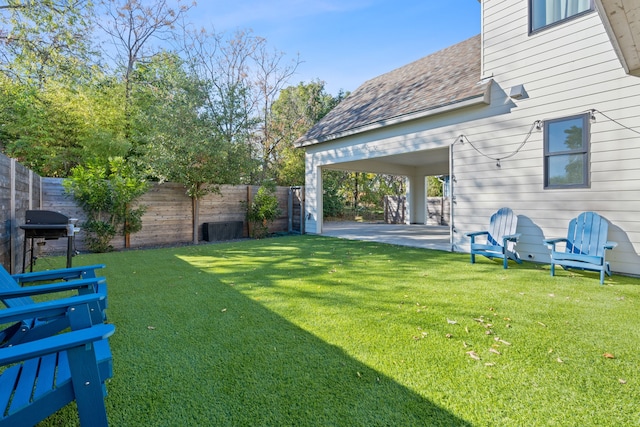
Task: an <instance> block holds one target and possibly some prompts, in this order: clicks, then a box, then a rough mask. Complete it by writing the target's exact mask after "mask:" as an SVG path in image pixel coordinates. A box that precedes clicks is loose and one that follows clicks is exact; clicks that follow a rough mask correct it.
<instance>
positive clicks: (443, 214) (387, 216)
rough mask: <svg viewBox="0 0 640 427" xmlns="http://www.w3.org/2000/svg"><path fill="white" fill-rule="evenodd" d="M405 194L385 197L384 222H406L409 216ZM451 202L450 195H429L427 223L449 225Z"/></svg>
mask: <svg viewBox="0 0 640 427" xmlns="http://www.w3.org/2000/svg"><path fill="white" fill-rule="evenodd" d="M406 203H407V198H406V197H405V196H400V197H398V196H385V197H384V222H386V223H387V224H404V222H405V219H406V216H407V206H406ZM450 215H451V202H450V200H449V198H448V197H427V221H426V224H427V225H449V218H450Z"/></svg>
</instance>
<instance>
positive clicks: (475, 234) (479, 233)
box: [465, 230, 489, 237]
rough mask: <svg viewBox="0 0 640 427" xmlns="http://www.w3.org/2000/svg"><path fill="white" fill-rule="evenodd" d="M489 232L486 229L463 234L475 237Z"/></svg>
mask: <svg viewBox="0 0 640 427" xmlns="http://www.w3.org/2000/svg"><path fill="white" fill-rule="evenodd" d="M486 234H489V232H488V231H486V230H485V231H474V232H473V233H466V234H465V236H467V237H477V236H483V235H486Z"/></svg>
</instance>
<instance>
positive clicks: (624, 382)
mask: <svg viewBox="0 0 640 427" xmlns="http://www.w3.org/2000/svg"><path fill="white" fill-rule="evenodd" d="M618 382H619V383H620V384H626V383H627V380H623V379H622V378H619V379H618Z"/></svg>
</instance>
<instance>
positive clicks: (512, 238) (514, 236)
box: [502, 233, 522, 242]
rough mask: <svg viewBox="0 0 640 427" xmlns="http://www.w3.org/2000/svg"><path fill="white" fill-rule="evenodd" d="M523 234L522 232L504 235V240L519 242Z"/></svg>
mask: <svg viewBox="0 0 640 427" xmlns="http://www.w3.org/2000/svg"><path fill="white" fill-rule="evenodd" d="M521 235H522V233H515V234H508V235H506V236H502V240H504V241H510V242H517V241H518V239H519V238H520V236H521Z"/></svg>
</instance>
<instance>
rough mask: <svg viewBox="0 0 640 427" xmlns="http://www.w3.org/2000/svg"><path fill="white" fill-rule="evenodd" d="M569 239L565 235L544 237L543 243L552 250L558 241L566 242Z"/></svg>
mask: <svg viewBox="0 0 640 427" xmlns="http://www.w3.org/2000/svg"><path fill="white" fill-rule="evenodd" d="M568 241H569V240H568V239H567V238H566V237H559V238H557V239H544V244H545V245H547V246H548V247H549V248H551V249H552V250H555V248H556V245H557V244H558V243H562V242H564V243H567V242H568Z"/></svg>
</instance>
